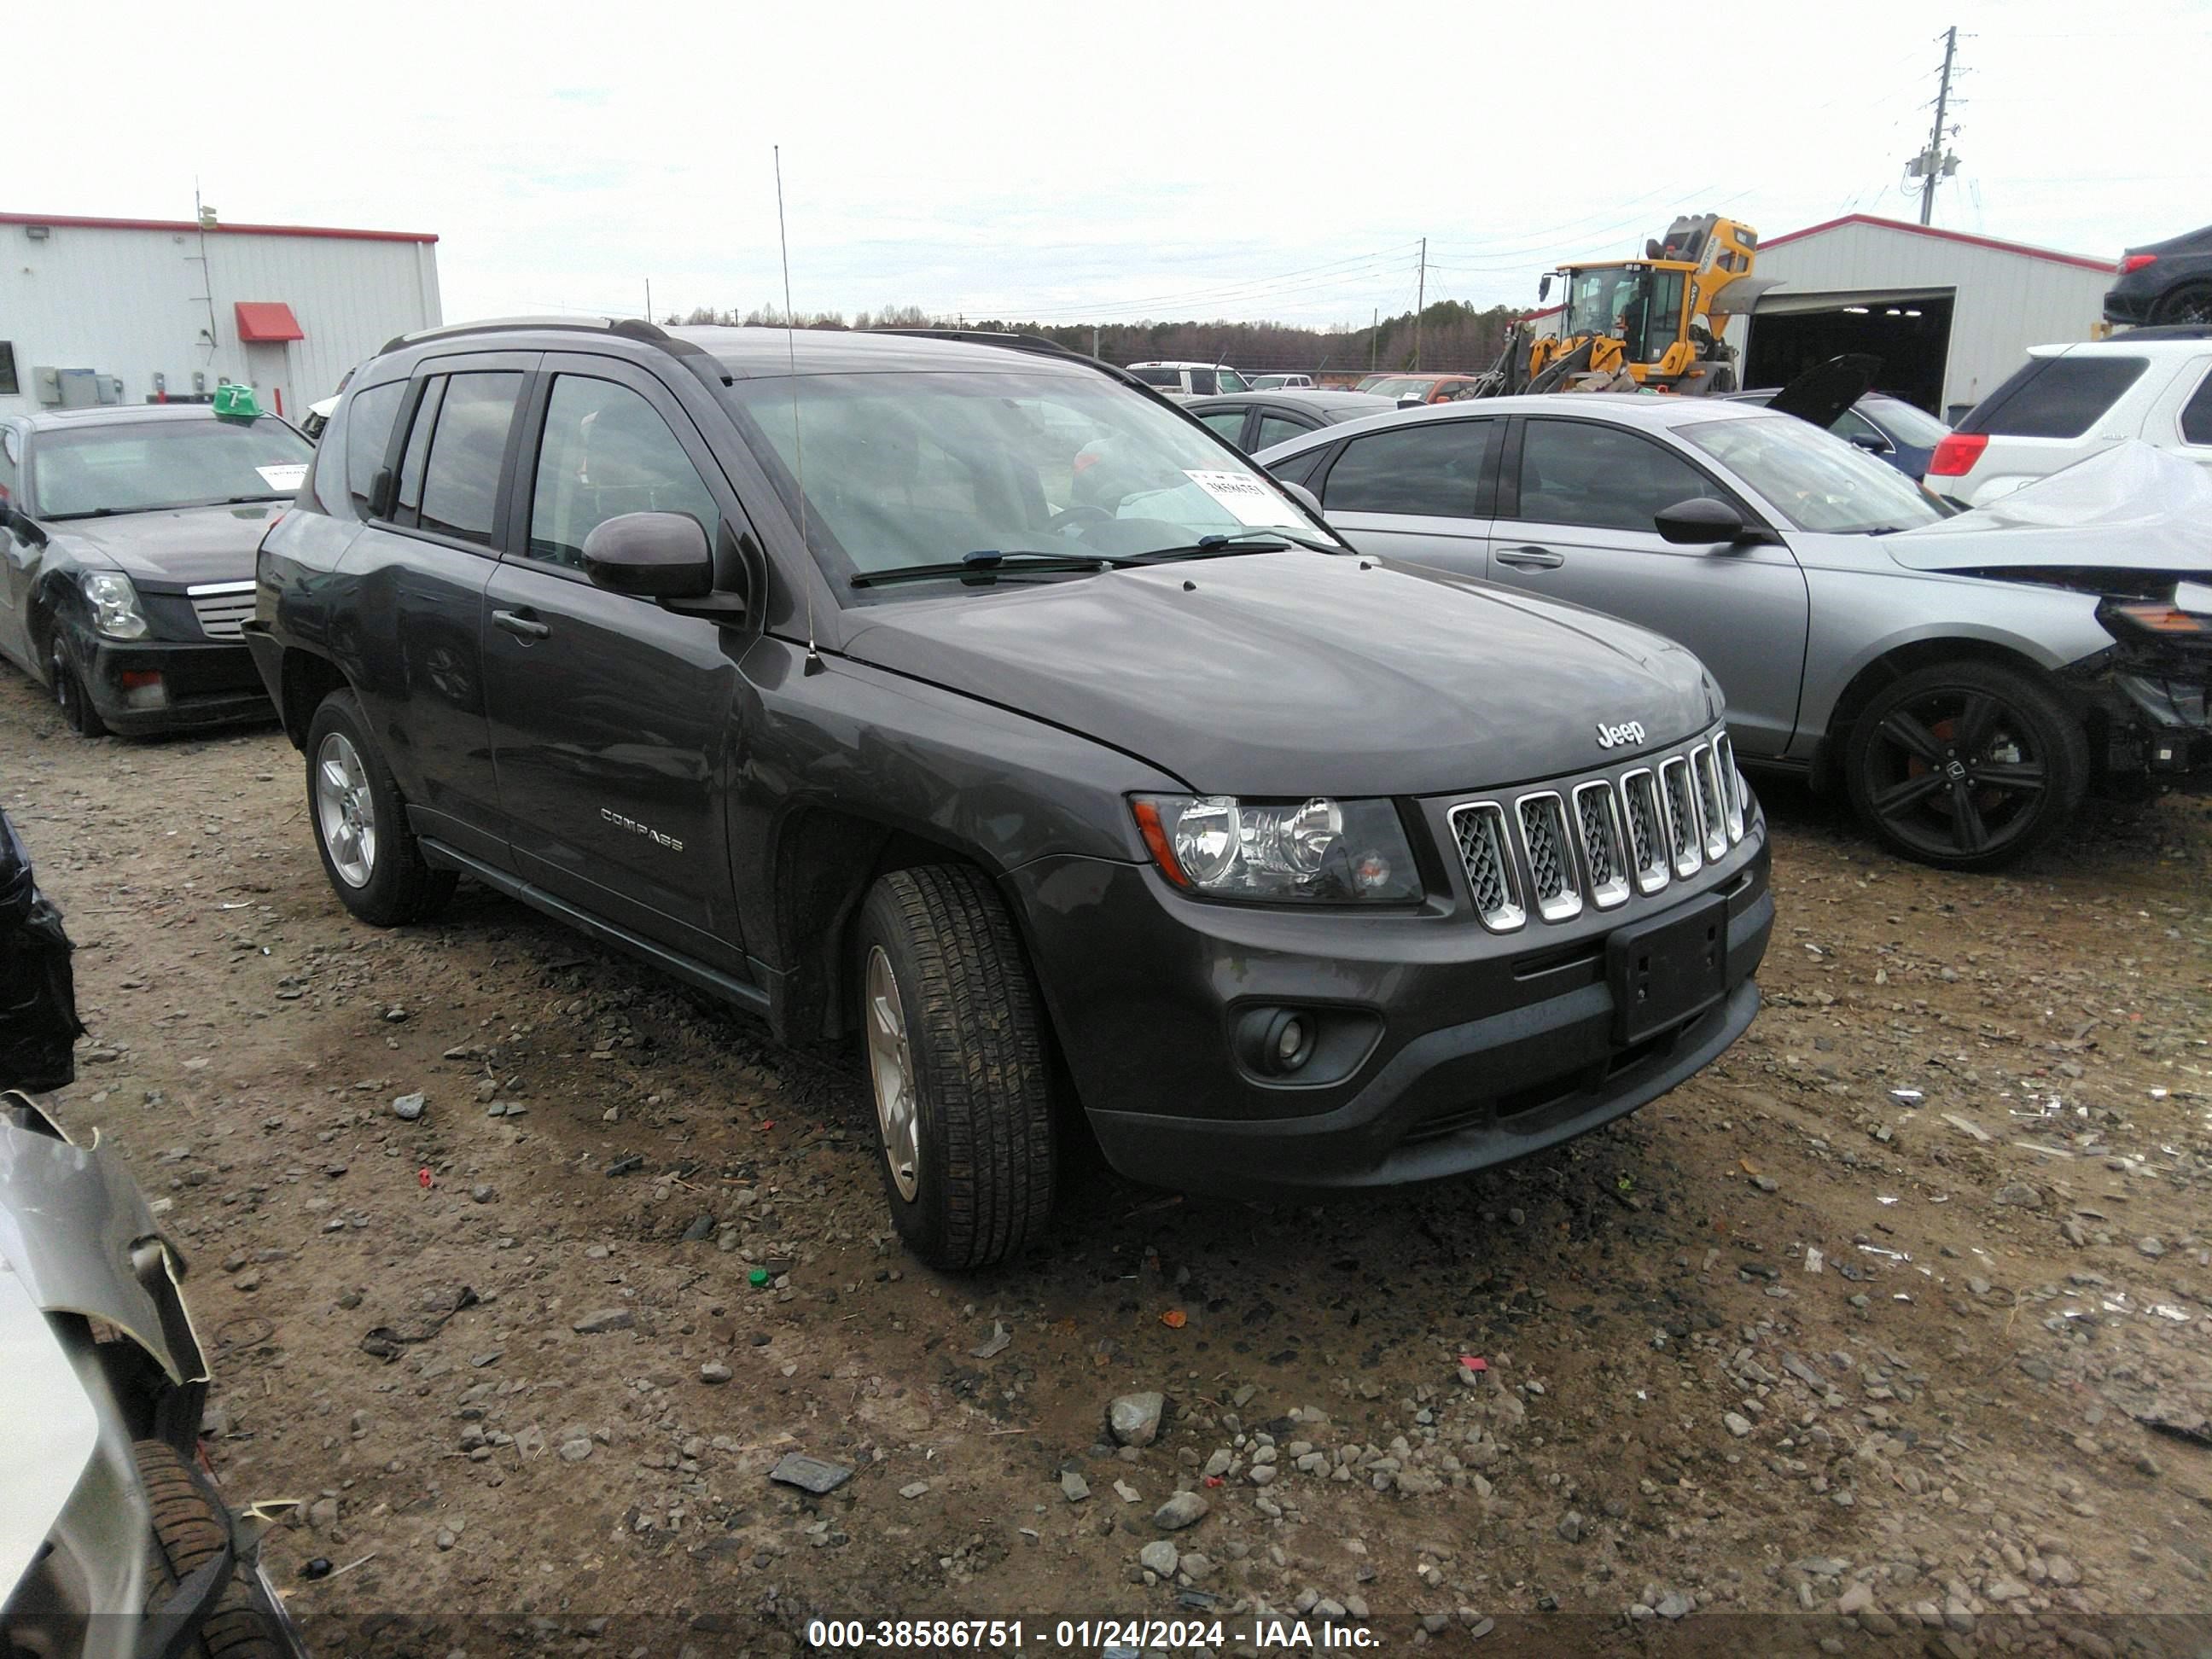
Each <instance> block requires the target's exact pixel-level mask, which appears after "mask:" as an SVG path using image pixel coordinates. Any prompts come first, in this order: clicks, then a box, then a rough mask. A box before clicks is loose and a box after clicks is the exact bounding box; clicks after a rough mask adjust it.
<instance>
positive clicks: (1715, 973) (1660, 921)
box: [1605, 899, 1728, 1047]
mask: <svg viewBox="0 0 2212 1659" xmlns="http://www.w3.org/2000/svg"><path fill="white" fill-rule="evenodd" d="M1605 967H1606V980H1607V983H1608V984H1609V985H1610V986H1611V987H1612V989H1613V1041H1614V1042H1616V1043H1619V1044H1620V1045H1621V1046H1623V1047H1628V1046H1630V1045H1632V1044H1635V1043H1638V1042H1644V1040H1645V1039H1646V1038H1647V1037H1650V1036H1655V1035H1656V1034H1657V1033H1658V1032H1660V1031H1663V1030H1666V1029H1667V1028H1668V1026H1670V1025H1676V1024H1680V1023H1681V1022H1682V1021H1684V1020H1686V1019H1687V1018H1690V1017H1691V1016H1692V1015H1693V1014H1696V1013H1699V1012H1703V1011H1704V1010H1705V1008H1707V1007H1709V1006H1711V1005H1712V1004H1713V1003H1716V1002H1717V1001H1719V1000H1720V999H1721V996H1722V994H1723V993H1724V992H1725V991H1726V990H1727V989H1728V901H1727V900H1726V899H1711V900H1708V901H1707V902H1705V903H1702V904H1693V905H1692V906H1690V907H1688V908H1686V909H1685V910H1684V911H1682V912H1680V913H1679V914H1674V915H1664V916H1656V917H1654V918H1652V919H1651V920H1650V921H1640V922H1632V923H1630V924H1629V925H1628V926H1627V927H1618V928H1615V929H1614V930H1613V933H1612V934H1611V935H1610V936H1609V937H1608V938H1607V940H1606V942H1605Z"/></svg>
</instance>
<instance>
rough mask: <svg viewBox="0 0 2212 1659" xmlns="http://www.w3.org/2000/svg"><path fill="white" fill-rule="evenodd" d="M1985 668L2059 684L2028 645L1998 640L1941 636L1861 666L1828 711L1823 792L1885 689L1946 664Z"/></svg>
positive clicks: (1818, 756)
mask: <svg viewBox="0 0 2212 1659" xmlns="http://www.w3.org/2000/svg"><path fill="white" fill-rule="evenodd" d="M1968 661H1972V662H1986V663H1993V664H1995V665H1997V666H1999V667H2002V668H2010V669H2014V670H2015V671H2020V672H2022V673H2027V674H2030V675H2033V676H2034V677H2035V678H2039V679H2042V680H2045V681H2051V682H2053V683H2054V684H2055V676H2054V674H2053V671H2052V665H2051V664H2050V663H2048V662H2045V661H2044V660H2043V659H2041V658H2040V657H2039V656H2037V655H2035V654H2033V653H2031V652H2030V651H2029V650H2028V649H2027V647H2026V646H2025V645H2024V644H2022V643H2020V642H2016V641H2012V640H2009V639H2007V638H2004V637H2002V636H1999V635H1984V634H1961V633H1940V634H1930V635H1923V636H1921V637H1918V638H1915V639H1909V640H1903V641H1894V642H1892V643H1890V644H1888V645H1887V646H1885V647H1881V648H1880V649H1879V651H1878V653H1877V654H1875V655H1874V656H1873V657H1872V658H1870V659H1869V660H1867V661H1866V662H1864V663H1863V664H1861V665H1859V667H1858V668H1857V671H1855V672H1854V673H1853V674H1852V675H1851V677H1850V679H1849V680H1848V681H1846V682H1845V683H1844V689H1843V690H1841V691H1840V692H1838V694H1837V696H1836V699H1835V702H1833V703H1832V705H1831V706H1830V708H1829V712H1828V718H1827V721H1826V725H1825V726H1824V727H1823V728H1822V731H1821V735H1820V747H1819V749H1818V750H1817V751H1816V752H1815V754H1814V759H1813V771H1814V778H1815V780H1816V781H1817V782H1818V783H1819V785H1820V787H1822V788H1824V789H1825V788H1828V787H1834V786H1836V785H1838V783H1840V781H1841V777H1840V773H1841V770H1842V766H1843V755H1844V748H1845V746H1846V745H1847V744H1849V743H1850V735H1851V728H1852V726H1855V725H1857V722H1858V718H1859V716H1860V715H1861V714H1863V713H1864V712H1865V710H1866V707H1867V705H1868V704H1869V703H1870V702H1873V701H1874V699H1875V695H1876V694H1877V693H1879V692H1880V691H1881V689H1882V688H1883V687H1884V686H1886V685H1888V684H1892V683H1893V682H1894V681H1897V680H1899V679H1902V678H1904V677H1905V675H1907V674H1911V673H1915V672H1917V671H1919V670H1921V669H1923V668H1926V667H1929V666H1930V665H1934V664H1937V663H1946V662H1968Z"/></svg>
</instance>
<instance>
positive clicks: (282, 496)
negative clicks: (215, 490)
mask: <svg viewBox="0 0 2212 1659" xmlns="http://www.w3.org/2000/svg"><path fill="white" fill-rule="evenodd" d="M299 493H300V492H299V491H298V490H296V489H279V490H276V491H275V492H274V493H273V494H270V495H226V496H224V497H223V498H222V500H223V505H224V506H226V507H235V506H237V505H238V504H239V503H240V502H241V501H292V500H295V498H297V496H298V495H299Z"/></svg>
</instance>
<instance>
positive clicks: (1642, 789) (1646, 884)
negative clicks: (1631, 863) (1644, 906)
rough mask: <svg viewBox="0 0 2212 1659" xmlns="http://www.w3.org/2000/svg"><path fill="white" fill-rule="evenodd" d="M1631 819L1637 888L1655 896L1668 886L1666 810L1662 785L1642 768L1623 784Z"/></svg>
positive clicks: (1630, 841) (1630, 840)
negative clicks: (1661, 793) (1661, 794)
mask: <svg viewBox="0 0 2212 1659" xmlns="http://www.w3.org/2000/svg"><path fill="white" fill-rule="evenodd" d="M1620 796H1621V800H1622V803H1623V805H1624V807H1625V810H1626V816H1627V818H1628V851H1629V855H1630V857H1632V859H1633V860H1635V871H1636V885H1637V887H1638V889H1639V890H1642V891H1644V892H1646V893H1656V892H1657V891H1658V890H1660V889H1661V888H1662V887H1664V886H1665V885H1666V884H1667V872H1668V853H1667V809H1666V808H1665V807H1663V806H1662V805H1660V804H1659V781H1658V780H1657V779H1656V777H1654V776H1653V775H1651V774H1650V772H1649V771H1646V770H1644V769H1641V768H1639V769H1637V770H1636V771H1633V772H1631V773H1629V774H1628V775H1626V776H1625V777H1623V778H1622V779H1621V781H1620Z"/></svg>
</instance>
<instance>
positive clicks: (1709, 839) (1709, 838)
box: [1690, 743, 1729, 860]
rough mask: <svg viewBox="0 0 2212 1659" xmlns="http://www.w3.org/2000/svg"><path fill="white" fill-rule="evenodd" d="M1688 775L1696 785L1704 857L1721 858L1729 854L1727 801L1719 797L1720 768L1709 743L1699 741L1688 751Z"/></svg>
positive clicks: (1709, 858)
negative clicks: (1702, 822)
mask: <svg viewBox="0 0 2212 1659" xmlns="http://www.w3.org/2000/svg"><path fill="white" fill-rule="evenodd" d="M1690 777H1691V780H1692V782H1694V783H1695V784H1696V785H1697V787H1698V816H1699V817H1700V818H1702V819H1703V820H1704V822H1705V857H1706V858H1707V860H1717V859H1721V858H1724V857H1726V856H1727V854H1728V848H1729V836H1728V805H1727V803H1726V802H1725V801H1724V800H1723V799H1722V797H1721V772H1720V768H1719V766H1718V765H1717V764H1716V763H1715V762H1714V760H1713V750H1712V746H1711V744H1702V743H1701V744H1699V745H1698V746H1697V747H1696V748H1695V749H1692V750H1691V751H1690Z"/></svg>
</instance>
